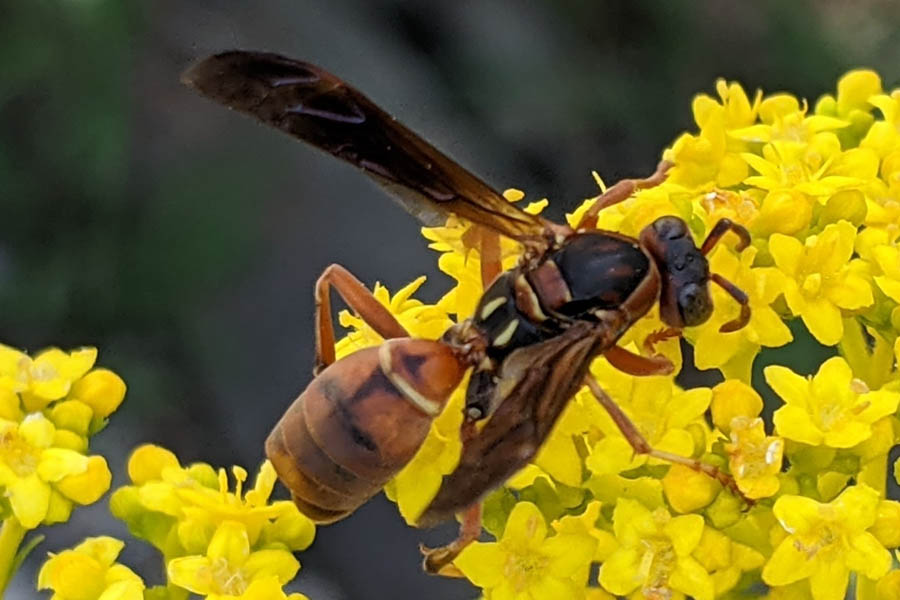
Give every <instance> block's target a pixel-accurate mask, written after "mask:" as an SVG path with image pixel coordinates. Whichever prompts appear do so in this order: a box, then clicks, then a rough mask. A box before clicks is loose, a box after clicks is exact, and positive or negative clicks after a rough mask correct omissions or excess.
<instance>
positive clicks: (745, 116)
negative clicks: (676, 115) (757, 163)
mask: <svg viewBox="0 0 900 600" xmlns="http://www.w3.org/2000/svg"><path fill="white" fill-rule="evenodd" d="M716 91H717V93H718V94H719V98H720V100H721V103H719V102H716V101H715V100H714V99H712V98H711V97H709V96H707V95H705V94H700V95H698V96H697V97H696V98H695V99H694V102H693V105H692V109H693V113H694V121H695V122H696V123H697V125H698V126H699V127H700V134H699V135H696V136H695V135H690V134H687V133H686V134H683V135H682V136H681V137H679V138H678V139H677V140H675V143H674V144H673V145H672V148H671V149H669V150H666V152H665V154H664V155H663V156H664V158H666V159H667V160H670V161H672V162H674V163H675V167H674V168H673V169H672V171H671V172H670V174H669V181H670V182H671V183H673V184H676V185H681V186H684V187H686V188H700V187H709V186H711V185H717V186H720V187H731V186H733V185H736V184H738V183H740V182H741V181H742V180H743V179H744V178H745V177H746V176H747V165H746V164H745V163H744V161H742V160H741V158H740V154H739V153H740V152H741V151H743V150H745V149H746V144H745V143H744V142H743V141H741V140H738V139H737V138H735V137H732V136H730V135H728V133H729V131H730V130H734V129H739V128H741V127H746V126H748V125H750V124H751V123H753V122H754V121H756V115H757V111H758V109H759V101H760V97H761V94H759V93H757V95H756V98H755V100H754V102H753V104H751V103H750V100H749V99H748V97H747V94H746V93H745V92H744V89H743V88H742V87H741V86H740V84H737V83H731V84H730V85H729V84H728V83H726V82H725V80H724V79H720V80H718V81H717V82H716Z"/></svg>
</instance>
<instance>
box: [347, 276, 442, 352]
mask: <svg viewBox="0 0 900 600" xmlns="http://www.w3.org/2000/svg"><path fill="white" fill-rule="evenodd" d="M423 283H425V277H424V276H422V277H419V278H418V279H416V280H415V281H413V282H412V283H410V284H409V285H407V286H406V287H404V288H402V289H401V290H399V291H398V292H397V293H396V294H394V295H393V297H392V296H391V295H390V294H389V293H388V290H387V288H386V287H384V286H383V285H381V284H375V289H374V290H373V292H372V293H373V294H374V296H375V298H376V299H377V300H378V301H379V302H381V304H382V305H384V306H385V307H387V309H388V310H389V311H390V312H391V314H393V315H394V316H395V317H397V320H398V321H399V322H400V324H401V325H403V327H404V328H406V330H407V331H409V333H410V335H411V336H413V337H421V338H427V339H432V340H433V339H437V338H439V337H440V336H441V334H443V333H444V331H446V330H447V328H448V327H450V325H451V324H452V321H451V320H450V318H449V317H448V316H447V313H446V312H445V311H444V310H443V309H441V308H439V307H437V306H433V305H430V304H423V303H422V302H420V301H419V300H416V299H414V298H412V295H413V294H414V293H415V292H416V290H418V289H419V288H420V287H421V286H422V284H423ZM338 318H339V321H340V324H341V325H342V326H343V327H347V328H352V331H351V332H350V333H348V334H347V335H346V336H345V337H344V338H342V339H340V340H339V341H338V342H337V344H335V352H336V354H337V357H338V358H343V357H344V356H347V355H348V354H352V353H353V352H356V351H357V350H360V349H361V348H366V347H368V346H374V345H377V344H380V343H381V342H382V341H383V340H382V338H381V336H379V335H378V334H377V333H375V331H374V330H373V329H372V328H371V327H369V326H368V325H367V324H366V323H365V321H363V320H362V319H360V318H359V317H357V316H356V315H353V314H351V313H349V312H348V311H346V310H344V311H341V312H340V314H339V316H338Z"/></svg>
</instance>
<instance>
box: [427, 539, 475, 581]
mask: <svg viewBox="0 0 900 600" xmlns="http://www.w3.org/2000/svg"><path fill="white" fill-rule="evenodd" d="M419 552H421V553H422V556H423V557H424V558H423V559H422V570H423V571H425V572H426V573H428V574H429V575H439V576H441V577H465V575H463V573H462V571H460V570H459V569H458V568H457V567H456V565H454V564H453V561H454V560H455V559H456V557H457V556H458V555H459V551H458V550H456V549H454V548H448V547H446V546H445V547H441V548H429V547H427V546H426V545H425V544H419Z"/></svg>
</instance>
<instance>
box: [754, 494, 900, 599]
mask: <svg viewBox="0 0 900 600" xmlns="http://www.w3.org/2000/svg"><path fill="white" fill-rule="evenodd" d="M878 501H879V496H878V492H876V491H875V490H873V489H871V488H869V487H867V486H864V485H863V486H854V487H850V488H847V489H846V490H845V491H844V492H843V493H841V495H840V496H838V497H837V498H835V499H834V500H833V501H832V502H830V503H828V504H821V503H819V502H816V501H815V500H812V499H810V498H804V497H802V496H782V497H781V498H779V499H778V500H777V501H776V502H775V506H774V508H773V512H774V513H775V517H776V518H777V519H778V521H779V522H780V523H781V526H782V527H783V528H784V529H785V531H787V532H788V534H789V535H788V536H787V537H786V538H785V539H784V540H782V541H781V543H780V544H779V545H778V547H777V548H776V549H775V551H774V552H773V554H772V556H771V558H770V559H769V561H768V562H767V563H766V566H765V568H763V572H762V578H763V581H765V582H766V583H767V584H769V585H777V586H781V585H788V584H791V583H794V582H797V581H800V580H803V579H809V584H810V590H811V591H812V596H813V597H814V598H816V600H842V599H843V598H844V594H845V590H846V589H847V582H848V579H849V573H850V571H856V572H857V573H860V574H861V575H865V576H866V577H868V578H869V579H879V578H880V577H882V576H883V575H884V574H885V573H887V571H888V569H890V566H891V555H890V553H889V552H888V551H887V550H885V548H884V547H883V546H882V545H881V544H880V543H879V542H878V540H877V539H875V536H873V535H872V534H871V533H868V532H866V529H868V528H869V527H871V526H872V524H873V523H874V522H875V516H876V509H877V507H878Z"/></svg>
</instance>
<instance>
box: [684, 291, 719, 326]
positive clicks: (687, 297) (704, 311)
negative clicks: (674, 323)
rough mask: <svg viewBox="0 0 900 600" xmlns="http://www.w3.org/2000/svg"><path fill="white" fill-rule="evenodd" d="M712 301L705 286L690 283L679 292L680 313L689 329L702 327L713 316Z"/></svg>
mask: <svg viewBox="0 0 900 600" xmlns="http://www.w3.org/2000/svg"><path fill="white" fill-rule="evenodd" d="M712 310H713V306H712V299H711V298H710V296H709V290H708V289H707V287H706V286H705V285H698V284H696V283H688V284H687V285H685V286H684V287H682V288H681V289H680V290H678V312H680V313H681V318H682V320H683V321H684V324H685V325H686V326H688V327H693V326H694V325H700V324H701V323H703V322H705V321H706V320H707V319H708V318H709V316H710V315H711V314H712Z"/></svg>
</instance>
